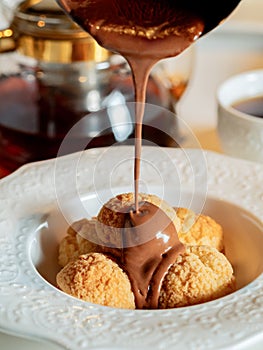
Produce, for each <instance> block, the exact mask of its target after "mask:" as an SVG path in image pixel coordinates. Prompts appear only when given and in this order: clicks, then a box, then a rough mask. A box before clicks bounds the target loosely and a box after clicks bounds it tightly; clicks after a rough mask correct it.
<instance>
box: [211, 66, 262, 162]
mask: <svg viewBox="0 0 263 350" xmlns="http://www.w3.org/2000/svg"><path fill="white" fill-rule="evenodd" d="M258 96H263V69H261V70H253V71H248V72H244V73H241V74H237V75H235V76H232V77H230V78H229V79H227V80H226V81H225V82H223V83H222V84H221V85H220V86H219V87H218V90H217V104H218V125H217V127H218V134H219V137H220V140H221V145H222V148H223V151H224V152H225V153H226V154H228V155H231V156H234V157H240V158H244V159H248V160H252V161H257V162H261V163H263V118H259V117H255V116H251V115H248V114H245V113H242V112H239V111H238V110H236V109H235V108H233V107H231V105H232V104H233V103H235V102H238V101H241V100H245V99H247V98H252V97H258Z"/></svg>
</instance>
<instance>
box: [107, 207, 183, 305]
mask: <svg viewBox="0 0 263 350" xmlns="http://www.w3.org/2000/svg"><path fill="white" fill-rule="evenodd" d="M125 209H126V214H124V215H125V225H124V226H125V227H124V228H123V229H122V230H121V233H120V234H121V235H122V248H112V247H106V246H104V247H103V252H104V253H105V254H108V255H109V256H110V257H112V258H113V259H114V260H115V261H116V262H117V263H118V265H119V266H121V267H122V268H123V270H124V271H125V272H126V273H127V275H128V276H129V279H130V281H131V286H132V290H133V293H134V296H135V303H136V308H138V309H144V308H150V309H156V308H157V307H158V300H159V294H160V290H161V286H162V282H163V278H164V276H165V275H166V273H167V272H168V270H169V268H170V266H171V265H172V264H173V263H174V262H175V260H176V258H177V257H178V256H179V255H180V254H182V253H183V252H184V250H185V248H184V245H183V244H182V243H181V242H180V241H179V238H178V235H177V232H176V228H175V226H174V223H173V222H172V221H171V219H170V218H169V217H168V216H167V215H166V213H165V212H164V211H163V210H162V209H160V208H158V207H157V206H155V205H154V204H151V203H149V202H143V203H139V210H138V212H136V211H134V208H125ZM138 242H139V244H138ZM140 242H143V243H140Z"/></svg>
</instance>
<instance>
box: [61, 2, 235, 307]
mask: <svg viewBox="0 0 263 350" xmlns="http://www.w3.org/2000/svg"><path fill="white" fill-rule="evenodd" d="M57 1H58V3H60V4H61V6H62V7H63V8H64V9H65V10H66V11H67V12H68V13H69V14H70V15H71V16H72V18H73V19H74V20H75V21H76V22H77V23H78V24H79V25H81V26H82V27H83V28H84V29H85V30H86V31H87V32H89V33H90V34H91V35H92V36H93V37H94V38H95V39H96V40H97V42H98V43H99V44H101V45H102V46H103V47H104V48H106V49H109V50H111V51H114V52H117V53H119V54H121V55H123V56H124V57H125V58H126V59H127V61H128V62H129V64H130V67H131V70H132V73H133V79H134V86H135V97H136V102H137V104H136V113H135V115H136V127H135V139H136V140H135V162H134V188H135V211H134V208H130V213H129V214H127V215H126V224H125V226H126V227H125V228H124V229H123V233H122V240H123V248H122V249H121V250H120V249H117V248H116V249H114V248H107V247H104V248H105V252H107V253H109V254H110V255H111V256H113V257H114V258H115V259H117V260H118V262H119V263H120V265H121V266H122V267H123V269H124V270H125V271H126V272H127V273H128V275H129V277H130V280H131V284H132V288H133V291H134V294H135V299H136V306H137V307H138V308H144V307H150V308H156V307H157V306H158V297H159V291H160V288H161V284H162V280H163V277H164V276H165V274H166V272H167V271H168V269H169V266H170V265H171V264H172V263H173V262H174V261H175V259H176V257H177V256H178V255H179V254H180V253H182V252H183V251H184V246H183V244H181V243H180V241H179V239H178V236H177V233H176V229H175V227H174V225H173V223H172V222H171V220H170V219H169V218H168V216H167V215H166V214H165V213H164V212H163V211H162V210H161V209H159V208H157V207H155V206H154V205H152V204H150V203H147V202H146V203H144V204H141V206H140V205H139V203H138V193H139V188H138V187H139V177H140V158H141V144H142V120H143V114H144V106H143V104H144V102H145V92H146V85H147V81H148V76H149V72H150V70H151V68H152V66H153V65H154V64H155V63H156V62H158V61H159V60H160V59H163V58H166V57H171V56H176V55H178V54H180V53H181V52H182V51H183V50H185V49H186V48H187V47H188V46H189V45H191V44H192V43H193V42H194V41H195V40H196V39H198V38H199V37H200V36H201V35H203V34H204V33H206V32H208V31H209V30H211V29H213V28H214V27H215V26H217V25H218V23H219V22H220V21H221V20H222V19H224V18H225V17H226V16H227V15H228V14H229V13H230V12H231V11H232V10H233V9H234V7H235V6H236V5H237V4H238V3H239V1H240V0H220V1H210V2H209V1H203V0H201V1H193V0H165V1H163V0H155V1H150V0H134V1H131V0H57ZM147 235H150V237H149V240H145V236H147ZM141 236H144V242H146V243H143V244H136V242H137V241H138V240H139V241H140V237H141Z"/></svg>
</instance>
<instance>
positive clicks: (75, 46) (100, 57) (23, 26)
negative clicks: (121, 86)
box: [11, 0, 111, 64]
mask: <svg viewBox="0 0 263 350" xmlns="http://www.w3.org/2000/svg"><path fill="white" fill-rule="evenodd" d="M11 30H12V31H13V33H14V34H13V35H14V40H15V42H16V49H17V51H18V52H20V53H21V54H22V55H24V56H29V57H33V58H35V59H37V60H39V61H45V62H52V63H65V64H67V63H72V62H77V61H95V62H103V61H105V60H107V59H108V57H109V56H110V54H111V53H110V52H109V51H108V50H106V49H104V48H102V47H101V46H99V45H98V44H97V42H96V41H95V40H94V39H93V38H92V37H91V36H90V35H89V34H88V33H86V32H85V31H84V30H83V29H81V28H80V27H79V26H78V25H77V24H75V23H74V22H73V21H72V20H71V19H70V18H69V17H68V16H67V15H66V14H65V13H64V12H63V11H62V10H61V8H60V7H59V6H58V5H57V4H56V2H55V1H54V0H26V1H23V2H22V3H21V4H20V5H19V6H18V7H17V8H16V10H15V13H14V18H13V21H12V24H11Z"/></svg>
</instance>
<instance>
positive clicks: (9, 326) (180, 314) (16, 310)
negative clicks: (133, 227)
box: [0, 146, 263, 350]
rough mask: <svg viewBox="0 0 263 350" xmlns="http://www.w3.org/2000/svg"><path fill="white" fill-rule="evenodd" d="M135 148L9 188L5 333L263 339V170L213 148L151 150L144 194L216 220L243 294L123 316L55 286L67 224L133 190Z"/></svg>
mask: <svg viewBox="0 0 263 350" xmlns="http://www.w3.org/2000/svg"><path fill="white" fill-rule="evenodd" d="M132 158H133V147H129V146H126V147H111V148H106V149H95V150H90V151H86V152H84V153H79V154H74V155H70V156H67V157H63V158H59V159H58V160H57V161H56V160H51V161H45V162H40V163H35V164H32V165H28V166H25V167H22V168H21V169H20V170H18V171H17V172H15V173H14V174H12V175H10V176H9V177H7V178H5V179H3V180H1V182H0V197H1V204H0V226H1V230H0V266H1V270H0V328H1V330H3V331H5V332H11V333H12V334H18V335H21V336H25V337H32V338H39V339H45V340H47V341H50V342H53V343H55V344H59V345H60V346H61V347H62V348H65V349H70V350H77V349H78V350H80V349H95V348H96V349H122V350H124V349H135V348H136V349H148V348H149V349H150V348H151V349H174V348H175V347H176V349H215V348H228V347H233V346H237V347H240V346H241V345H246V344H248V343H251V342H252V341H253V340H255V339H257V338H258V337H261V335H263V308H262V302H263V275H262V271H263V261H262V260H263V257H262V250H263V226H262V219H263V188H262V183H263V166H262V165H260V164H256V163H250V162H246V161H241V160H236V159H233V158H228V157H225V156H223V155H219V154H216V153H212V152H202V151H200V150H179V149H163V148H157V147H155V148H152V147H145V148H144V151H143V161H142V183H141V189H143V190H145V191H147V192H154V193H157V194H159V195H160V196H164V197H165V199H167V200H168V201H169V202H170V203H171V204H172V205H178V204H180V205H187V206H190V207H191V208H192V209H194V210H196V211H199V210H203V212H205V213H207V214H210V215H212V216H213V217H214V218H215V219H216V220H218V221H219V222H220V223H222V225H223V226H224V229H225V234H226V254H227V255H228V257H229V258H230V260H231V262H232V264H233V266H234V268H235V272H236V274H237V276H238V285H239V287H240V289H239V290H238V291H237V292H235V293H233V294H231V295H228V296H226V297H224V298H220V299H218V300H215V301H213V302H209V303H205V304H202V305H196V306H192V307H185V308H178V309H170V310H155V311H151V310H135V311H128V310H117V309H113V308H107V307H102V306H98V305H94V304H89V303H86V302H82V301H80V300H77V299H75V298H72V297H69V296H67V295H65V294H64V293H61V292H60V291H59V290H57V289H56V287H55V286H53V285H52V283H54V276H55V273H56V270H57V265H56V257H57V244H58V241H59V240H60V239H61V237H62V236H63V235H64V234H65V228H66V227H67V225H68V224H69V223H70V222H72V221H74V220H76V219H78V218H80V217H82V216H83V215H87V216H89V215H94V214H96V212H97V210H98V209H99V207H100V205H101V203H103V202H104V201H105V200H106V199H107V198H109V197H111V196H112V195H113V194H114V193H116V192H121V191H129V190H132V167H133V161H132Z"/></svg>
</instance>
